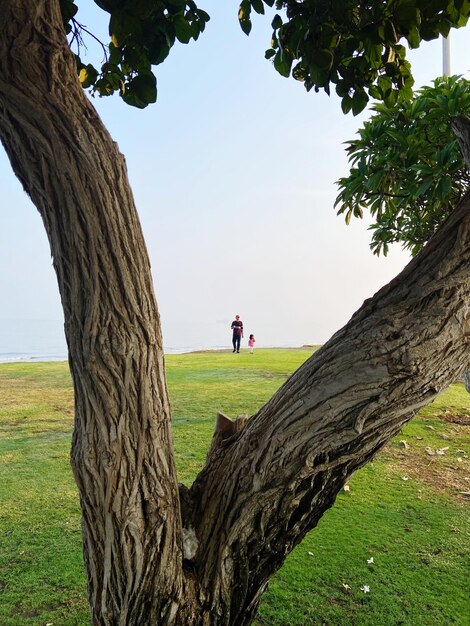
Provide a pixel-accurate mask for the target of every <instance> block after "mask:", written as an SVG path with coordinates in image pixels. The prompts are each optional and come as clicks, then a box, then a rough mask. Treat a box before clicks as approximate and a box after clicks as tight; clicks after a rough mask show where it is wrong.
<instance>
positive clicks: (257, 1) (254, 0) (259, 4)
mask: <svg viewBox="0 0 470 626" xmlns="http://www.w3.org/2000/svg"><path fill="white" fill-rule="evenodd" d="M251 6H252V7H253V8H254V10H255V11H256V13H259V14H260V15H264V4H263V0H251Z"/></svg>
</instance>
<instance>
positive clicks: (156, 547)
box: [0, 0, 470, 626]
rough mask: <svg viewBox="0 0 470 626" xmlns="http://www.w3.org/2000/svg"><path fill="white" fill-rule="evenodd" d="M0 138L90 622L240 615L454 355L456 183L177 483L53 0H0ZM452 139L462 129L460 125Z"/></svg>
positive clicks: (133, 259) (145, 313) (238, 623)
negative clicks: (34, 265) (55, 341)
mask: <svg viewBox="0 0 470 626" xmlns="http://www.w3.org/2000/svg"><path fill="white" fill-rule="evenodd" d="M0 29H1V31H0V32H2V37H1V38H0V137H1V140H2V143H3V145H4V147H5V149H6V151H7V153H8V155H9V158H10V161H11V163H12V167H13V169H14V171H15V173H16V175H17V176H18V178H19V179H20V180H21V182H22V184H23V186H24V188H25V190H26V192H27V193H28V194H29V195H30V197H31V198H32V200H33V202H34V203H35V205H36V206H37V208H38V210H39V212H40V214H41V216H42V218H43V221H44V225H45V228H46V231H47V235H48V238H49V242H50V246H51V251H52V256H53V262H54V267H55V270H56V273H57V278H58V285H59V290H60V294H61V299H62V304H63V307H64V316H65V333H66V337H67V342H68V347H69V362H70V368H71V372H72V377H73V381H74V388H75V413H76V415H75V431H74V437H73V445H72V466H73V470H74V474H75V478H76V481H77V485H78V488H79V492H80V501H81V506H82V512H83V524H82V526H83V539H84V554H85V563H86V568H87V575H88V594H89V601H90V607H91V619H92V623H93V624H96V625H100V626H101V625H103V626H104V625H106V626H115V625H121V626H124V625H126V626H133V625H139V626H153V625H170V624H171V625H175V626H245V625H248V624H250V623H251V622H252V620H253V617H254V615H255V613H256V610H257V608H258V604H259V601H260V598H261V595H262V593H263V591H264V589H265V588H266V585H267V582H268V580H269V578H270V576H271V575H272V574H273V573H274V572H275V571H276V570H277V569H278V568H279V567H280V566H281V564H282V563H283V561H284V559H285V557H286V555H287V554H288V553H289V552H290V550H292V548H293V547H294V546H295V545H297V544H298V543H299V541H301V539H302V538H303V537H304V535H305V533H306V532H308V531H309V530H310V529H311V528H313V527H314V526H315V525H316V524H317V522H318V520H319V519H320V517H321V515H322V514H323V512H324V511H325V510H326V509H327V508H328V507H330V506H331V505H332V503H333V502H334V499H335V497H336V495H337V493H338V491H339V490H340V489H341V487H342V486H343V484H344V482H345V481H346V480H347V479H348V477H349V476H350V474H351V473H352V472H353V471H354V470H355V469H357V468H358V467H360V466H361V465H363V464H364V463H366V462H367V461H368V460H369V459H370V458H372V456H373V455H374V454H375V453H376V452H377V451H378V450H379V449H380V448H381V447H382V446H383V445H384V444H385V443H386V441H388V440H389V439H390V437H392V436H393V435H394V434H395V433H396V432H398V431H399V429H400V428H401V427H402V425H403V424H404V423H405V422H406V421H407V420H409V419H410V418H411V417H412V416H413V415H414V414H415V413H416V411H417V410H418V409H419V408H421V407H422V406H424V405H425V404H427V403H428V402H430V401H431V400H432V399H433V398H434V397H435V395H436V394H437V393H438V392H439V391H441V390H442V389H443V388H445V387H446V386H447V385H448V384H449V383H450V382H452V381H453V380H455V379H456V377H457V376H458V375H459V374H461V373H462V372H463V370H464V369H465V368H466V367H468V365H469V363H468V360H469V359H468V353H469V350H468V344H469V337H470V304H469V303H470V271H469V270H470V196H467V197H466V198H465V199H464V200H463V201H462V203H461V204H460V205H459V207H458V208H457V209H456V210H455V211H454V213H453V214H452V215H451V216H450V218H449V219H448V220H447V222H446V223H445V224H444V226H443V227H442V228H441V229H440V231H439V232H438V233H437V234H436V235H435V236H434V238H433V239H432V240H431V241H430V242H429V244H428V245H427V246H426V247H425V248H424V249H423V250H422V251H421V253H420V254H419V255H418V256H417V257H416V258H415V259H414V260H413V261H412V262H411V263H410V264H409V265H408V266H407V268H405V270H404V271H403V272H402V274H400V276H398V277H397V278H396V279H395V280H394V281H392V282H391V283H390V284H389V285H387V286H386V287H384V288H383V289H382V290H381V291H379V292H378V293H377V294H376V295H375V296H374V297H373V298H372V299H370V300H368V301H366V302H365V303H364V305H363V306H362V308H361V309H360V310H359V311H358V312H357V313H356V314H355V315H354V316H353V318H352V319H351V321H350V322H349V323H348V324H347V325H346V326H345V327H344V328H343V329H341V330H340V331H339V332H338V333H336V335H334V337H332V339H331V340H330V341H329V342H328V343H327V344H326V345H325V346H324V347H323V348H322V349H321V350H319V351H318V352H317V353H315V355H313V357H312V358H311V359H309V360H308V361H307V362H306V363H305V364H304V365H303V366H302V367H301V368H300V369H299V370H298V371H297V372H296V373H295V374H294V375H293V376H291V378H290V379H289V380H288V381H287V382H286V383H285V385H284V386H283V387H282V388H281V389H280V390H279V391H278V392H277V393H276V394H275V395H274V397H273V398H272V399H271V400H270V401H269V402H268V403H267V404H266V405H265V406H264V407H263V408H262V409H261V410H260V411H259V412H258V413H257V414H256V415H255V416H253V417H252V418H251V419H249V420H246V418H242V419H240V420H238V421H237V423H236V424H235V425H233V426H232V425H231V424H230V423H228V422H227V420H226V418H224V416H220V417H219V421H218V429H217V432H216V434H215V437H214V441H213V444H212V446H211V449H210V454H209V455H208V459H207V462H206V466H205V467H204V469H203V471H202V472H201V473H200V475H199V476H198V478H197V479H196V481H195V483H194V485H193V486H192V487H191V489H189V490H188V489H186V488H183V487H181V489H180V492H178V486H177V481H176V473H175V468H174V457H173V450H172V443H171V433H170V409H169V401H168V394H167V389H166V382H165V373H164V359H163V348H162V340H161V333H160V322H159V316H158V310H157V306H156V302H155V298H154V294H153V288H152V280H151V273H150V266H149V262H148V258H147V253H146V250H145V244H144V241H143V237H142V233H141V228H140V225H139V221H138V217H137V213H136V210H135V206H134V201H133V198H132V194H131V191H130V188H129V184H128V180H127V173H126V167H125V163H124V159H123V157H122V155H120V154H119V151H118V148H117V146H116V145H115V144H114V143H113V142H112V140H111V138H110V136H109V135H108V133H107V131H106V129H105V128H104V126H103V124H102V122H101V120H100V119H99V117H98V116H97V114H96V112H95V111H94V109H93V107H92V106H91V104H90V103H89V101H88V100H87V98H86V97H85V95H84V94H83V91H82V89H81V87H80V84H79V82H78V80H77V77H76V72H75V66H74V60H73V57H72V55H71V53H70V50H69V48H68V45H67V42H66V39H65V36H64V33H63V29H62V24H61V18H60V13H59V6H58V2H57V0H44V2H40V3H32V2H30V0H0ZM467 139H468V137H467Z"/></svg>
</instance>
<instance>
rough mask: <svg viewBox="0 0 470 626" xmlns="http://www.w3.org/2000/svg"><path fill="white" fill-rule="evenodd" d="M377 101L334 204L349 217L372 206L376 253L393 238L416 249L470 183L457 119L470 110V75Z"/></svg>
mask: <svg viewBox="0 0 470 626" xmlns="http://www.w3.org/2000/svg"><path fill="white" fill-rule="evenodd" d="M374 109H375V111H376V113H375V115H373V116H372V117H371V118H370V119H369V120H368V121H366V122H365V123H364V125H363V127H362V128H361V129H360V130H359V131H358V134H359V139H355V140H352V141H349V142H348V144H347V153H348V155H349V161H350V162H351V165H352V167H351V171H350V173H349V176H347V177H345V178H341V179H340V180H339V181H338V183H337V184H338V186H339V189H340V192H339V194H338V197H337V198H336V203H335V206H339V210H338V214H344V215H345V217H346V222H347V223H349V221H350V219H351V217H352V216H354V217H362V216H363V213H364V211H365V210H369V211H370V214H371V215H372V217H373V218H374V219H375V223H374V224H372V226H371V227H370V228H371V230H372V231H373V236H372V242H371V248H372V250H373V251H374V254H377V255H378V254H380V253H381V252H382V253H383V254H387V251H388V247H389V245H390V244H391V243H393V242H400V243H401V244H402V245H403V247H404V248H407V249H409V250H410V251H411V253H412V254H416V253H417V252H418V251H419V250H420V249H421V248H422V246H423V245H424V244H425V243H426V241H427V240H428V239H429V238H430V237H431V235H432V234H433V233H434V232H435V231H436V229H437V228H438V227H439V226H440V224H442V222H443V221H444V220H445V218H446V217H447V216H448V215H449V213H450V212H451V211H452V210H453V208H454V207H455V206H456V204H457V203H458V202H459V200H460V199H461V198H462V197H463V196H464V194H465V192H466V191H467V190H468V188H469V186H470V173H469V171H468V168H467V167H466V164H465V161H464V158H463V156H462V153H461V151H460V149H459V146H458V143H457V141H456V138H455V134H454V132H453V130H452V127H451V125H452V121H453V119H454V118H455V117H456V116H458V115H470V81H468V80H465V79H464V78H461V77H458V76H452V77H450V78H438V79H436V80H435V81H434V82H433V84H432V85H431V86H427V87H423V88H422V89H420V90H419V91H418V92H417V93H416V95H415V97H414V98H413V99H412V100H410V101H405V100H400V101H399V102H398V103H397V105H396V106H395V107H393V108H388V107H387V106H385V105H384V104H377V105H375V107H374Z"/></svg>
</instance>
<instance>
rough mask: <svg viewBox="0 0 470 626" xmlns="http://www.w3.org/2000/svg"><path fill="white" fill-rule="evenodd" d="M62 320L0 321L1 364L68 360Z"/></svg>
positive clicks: (174, 349) (177, 349)
mask: <svg viewBox="0 0 470 626" xmlns="http://www.w3.org/2000/svg"><path fill="white" fill-rule="evenodd" d="M228 347H229V345H228V344H225V345H220V346H208V345H203V344H200V345H199V344H196V343H194V344H193V345H191V344H188V345H181V346H165V353H166V354H181V353H184V352H194V351H196V350H221V349H224V348H228ZM67 359H68V355H67V344H66V341H65V335H64V331H63V323H62V322H60V321H57V320H11V319H8V320H0V363H15V362H20V361H26V362H35V361H36V362H38V361H67Z"/></svg>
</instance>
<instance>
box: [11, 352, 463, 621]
mask: <svg viewBox="0 0 470 626" xmlns="http://www.w3.org/2000/svg"><path fill="white" fill-rule="evenodd" d="M312 350H313V348H304V349H298V350H297V349H296V350H281V349H272V350H256V351H255V354H253V355H250V354H248V352H243V351H242V353H241V354H239V355H234V354H232V353H231V352H201V353H194V354H184V355H170V356H167V357H166V363H167V372H168V385H169V389H170V395H171V399H172V407H173V416H174V430H173V432H174V440H175V449H176V462H177V468H178V473H179V479H180V480H181V481H182V482H185V483H186V484H190V483H191V481H192V480H193V479H194V476H195V475H196V474H197V472H198V471H199V469H200V468H201V466H202V464H203V461H204V457H205V453H206V450H207V447H208V444H209V441H210V438H211V436H212V428H213V423H214V416H215V413H216V411H217V410H220V411H222V412H223V413H225V414H227V415H230V416H231V417H235V416H236V415H238V414H241V413H249V414H251V413H253V412H255V411H256V410H257V409H258V408H259V407H260V406H261V404H263V403H264V402H265V401H266V400H267V399H268V398H269V397H270V396H271V395H272V393H273V392H274V391H275V390H276V389H277V388H278V387H279V385H280V384H281V383H282V382H283V381H284V380H285V378H286V377H287V376H288V375H289V374H290V373H291V372H293V371H294V370H295V369H296V368H297V367H298V366H299V365H300V364H301V363H302V362H303V361H304V360H305V359H306V358H307V357H308V356H310V354H311V353H312ZM469 424H470V395H468V394H467V393H466V392H465V389H464V387H463V385H461V384H456V385H452V387H451V388H450V389H449V390H448V391H446V392H445V393H443V394H442V395H441V396H440V397H439V398H438V399H437V400H436V402H434V404H433V405H431V406H429V407H427V408H426V409H425V410H423V411H422V412H421V413H420V414H419V415H418V416H417V417H416V418H415V419H414V420H413V421H412V422H410V424H408V425H407V426H406V428H405V429H404V430H403V432H402V433H401V434H400V435H399V436H398V437H396V438H395V440H393V441H392V442H391V443H390V444H389V445H388V446H387V447H386V448H385V449H384V450H383V451H382V452H381V453H380V454H379V455H378V456H377V457H376V459H375V460H374V462H373V463H370V464H369V465H368V466H366V467H365V468H364V469H362V470H360V471H359V472H357V473H356V474H355V475H354V476H353V478H352V479H351V481H350V483H349V485H348V487H349V490H348V491H344V492H342V493H340V494H339V496H338V498H337V501H336V504H335V506H334V507H333V508H332V509H330V511H328V512H327V513H326V515H325V516H324V517H323V518H322V520H321V522H320V524H319V526H318V527H317V528H316V529H315V530H314V531H313V532H311V533H310V534H309V535H308V536H307V537H306V538H305V540H304V541H303V542H302V544H301V545H300V546H299V547H298V548H297V549H296V550H295V551H294V552H293V553H292V554H291V555H290V556H289V557H288V558H287V560H286V562H285V564H284V566H283V568H282V569H281V570H280V571H279V572H278V574H277V575H276V576H275V577H274V578H273V579H272V581H271V584H270V586H269V590H268V592H267V593H266V595H265V596H264V598H263V602H262V605H261V607H260V611H259V615H258V618H257V622H256V624H257V626H268V625H269V626H317V625H318V626H322V625H325V626H341V625H344V626H361V625H364V626H365V625H368V626H372V625H374V626H375V625H378V626H394V625H398V624H400V625H401V624H403V625H407V626H420V625H421V626H431V625H435V626H447V625H458V626H470V600H469V598H470V594H469V592H470V583H469V580H470V576H469V574H470V542H469V539H470V520H469V515H468V512H469V507H468V504H469V502H470V499H469V497H468V495H465V493H466V492H467V493H468V492H470V460H469V450H470V445H469V444H470V426H469ZM72 427H73V396H72V386H71V381H70V376H69V372H68V366H67V364H66V363H31V364H29V363H19V364H16V363H15V364H1V365H0V625H1V626H46V625H47V624H49V625H52V626H86V625H87V624H89V619H88V611H87V605H86V600H85V598H86V592H85V577H84V573H83V563H82V554H81V541H80V512H79V507H78V497H77V492H76V489H75V485H74V482H73V478H72V474H71V471H70V466H69V452H70V440H71V432H72ZM361 587H362V589H361Z"/></svg>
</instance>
